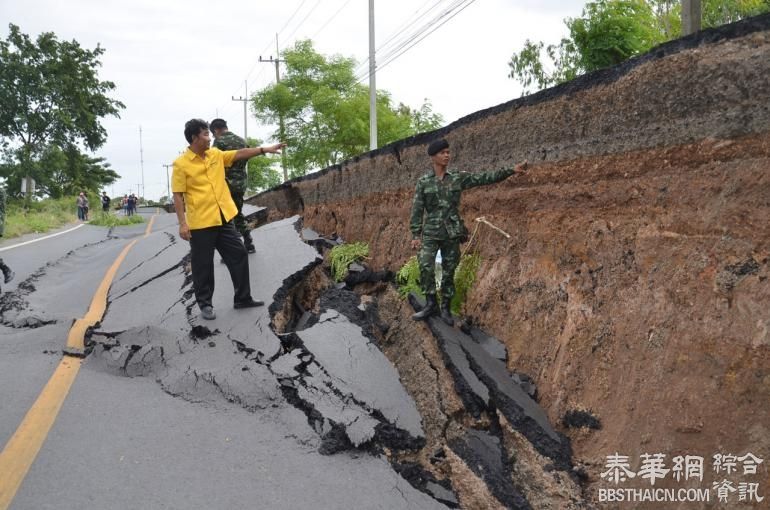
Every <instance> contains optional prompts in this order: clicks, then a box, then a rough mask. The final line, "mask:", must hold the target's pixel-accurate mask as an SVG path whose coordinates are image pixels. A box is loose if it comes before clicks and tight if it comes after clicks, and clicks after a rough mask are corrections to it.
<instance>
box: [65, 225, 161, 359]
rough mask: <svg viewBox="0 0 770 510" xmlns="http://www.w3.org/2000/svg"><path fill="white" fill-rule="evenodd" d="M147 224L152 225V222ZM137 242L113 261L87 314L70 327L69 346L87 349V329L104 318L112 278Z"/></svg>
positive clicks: (132, 242) (129, 244)
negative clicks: (85, 340)
mask: <svg viewBox="0 0 770 510" xmlns="http://www.w3.org/2000/svg"><path fill="white" fill-rule="evenodd" d="M147 226H148V227H152V223H150V224H149V225H147ZM146 235H147V234H145V236H146ZM135 244H136V239H134V240H133V241H131V242H130V243H128V244H127V245H126V247H125V248H123V251H121V252H120V255H118V258H116V259H115V262H113V263H112V265H111V266H110V268H109V269H108V270H107V273H106V274H105V275H104V278H103V279H102V282H101V283H100V284H99V288H97V289H96V292H95V293H94V297H93V299H91V306H89V307H88V311H87V312H86V314H85V316H84V317H83V318H82V319H77V320H76V321H75V323H74V324H73V325H72V327H71V328H70V332H69V334H68V335H67V347H68V348H70V349H79V350H83V349H85V345H84V343H83V342H84V336H85V334H86V330H87V329H88V328H90V327H92V326H93V325H95V324H96V323H97V322H99V321H100V320H102V317H103V316H104V311H105V310H106V309H107V293H108V292H109V291H110V285H112V280H113V278H115V273H117V272H118V268H119V267H120V264H122V263H123V259H125V258H126V255H128V251H129V250H130V249H131V248H133V247H134V245H135Z"/></svg>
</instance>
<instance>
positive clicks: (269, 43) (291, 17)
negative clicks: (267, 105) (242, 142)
mask: <svg viewBox="0 0 770 510" xmlns="http://www.w3.org/2000/svg"><path fill="white" fill-rule="evenodd" d="M305 2H307V0H300V2H299V5H297V8H296V9H294V12H293V13H292V14H291V16H289V18H288V19H287V20H286V23H284V25H283V27H281V30H279V31H278V35H280V34H281V32H283V31H284V30H286V27H288V26H289V24H290V23H291V21H292V20H293V19H294V17H295V16H296V15H297V13H298V12H299V11H300V9H302V6H303V5H305ZM316 5H317V4H316ZM272 44H273V41H272V39H271V40H270V41H268V43H267V44H266V45H265V47H264V49H263V50H262V51H260V52H259V54H258V56H262V55H263V54H265V53H267V51H268V50H269V49H270V47H271V46H272ZM277 57H278V56H277V55H276V58H277ZM253 60H254V65H252V66H251V69H249V72H248V73H247V74H246V78H244V79H243V80H241V82H246V81H248V80H249V78H251V75H252V73H253V72H254V69H256V67H257V64H259V63H260V62H259V60H258V59H256V58H255V59H253ZM264 73H265V70H264V68H263V69H262V70H261V71H260V72H259V73H257V76H256V78H259V77H260V76H262V74H264ZM240 90H241V88H240V85H239V86H238V88H237V89H236V90H235V91H234V92H233V93H232V94H230V95H231V96H235V94H239V93H240ZM225 104H226V105H230V103H225ZM222 109H224V110H226V109H227V107H226V106H225V107H224V108H217V110H222Z"/></svg>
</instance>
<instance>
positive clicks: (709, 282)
mask: <svg viewBox="0 0 770 510" xmlns="http://www.w3.org/2000/svg"><path fill="white" fill-rule="evenodd" d="M768 76H770V16H763V17H759V18H755V19H753V20H748V21H747V22H743V23H738V24H735V25H731V26H728V27H724V28H722V29H720V30H718V31H707V32H704V33H702V34H699V35H696V36H692V37H689V38H686V39H682V40H680V41H676V42H673V43H669V44H667V45H664V46H662V47H660V48H658V49H656V50H654V51H653V52H651V53H650V54H648V55H646V56H644V57H641V58H639V59H636V60H634V61H632V62H629V63H627V64H625V65H623V66H621V67H618V68H614V69H611V70H607V71H603V72H599V73H594V74H592V75H590V76H586V77H583V78H581V79H579V80H577V81H576V82H573V83H571V84H568V85H566V86H563V87H559V88H556V89H552V90H548V91H544V92H541V93H539V94H537V95H535V96H531V97H529V98H525V99H521V100H516V101H512V102H510V103H506V104H504V105H500V106H498V107H494V108H490V109H489V110H486V111H482V112H477V113H476V114H473V115H471V116H469V117H467V118H464V119H461V120H459V121H457V122H455V123H454V124H452V125H450V126H447V127H446V128H444V129H442V130H440V131H439V132H438V133H433V134H427V135H421V136H418V137H415V138H412V139H407V140H403V141H400V142H397V143H395V144H392V145H391V146H388V147H385V148H383V149H380V150H378V151H375V152H373V153H370V154H366V155H363V156H361V157H359V158H356V159H354V160H351V161H348V162H346V163H344V164H342V165H340V166H338V167H333V168H330V169H327V170H325V171H323V172H319V173H317V174H313V175H311V176H307V177H305V178H303V179H301V180H298V181H294V182H289V183H287V184H284V185H283V186H282V187H281V188H278V189H275V190H271V191H269V192H266V193H263V194H261V195H258V196H257V197H255V198H254V199H253V200H252V201H253V202H254V203H258V204H259V205H265V206H268V207H269V208H270V215H271V217H272V218H277V217H282V216H286V215H290V214H295V213H299V214H302V216H303V218H304V224H305V226H308V227H311V228H313V229H315V230H316V231H318V232H321V233H323V234H332V233H336V234H338V235H340V236H342V237H343V238H344V239H345V240H346V241H358V240H363V241H367V242H369V243H370V246H371V254H372V257H373V258H372V261H371V262H372V263H371V265H372V267H375V268H379V267H387V268H389V269H392V270H397V269H398V268H399V267H400V266H401V265H402V264H403V263H404V262H405V261H406V260H407V259H408V258H409V257H410V256H411V255H412V254H413V252H410V251H409V249H408V240H409V237H410V235H409V232H408V221H409V210H410V206H411V198H412V193H413V188H414V184H415V182H416V179H417V178H418V177H419V176H420V175H422V174H423V173H425V172H427V171H428V170H429V159H428V157H427V156H426V154H425V149H426V145H427V143H428V142H429V141H430V140H432V139H433V138H435V137H436V136H439V135H440V136H445V137H446V138H447V139H448V141H449V143H450V145H451V150H452V153H453V161H452V163H451V164H450V167H451V168H454V169H458V170H468V171H478V170H484V169H491V168H496V167H499V166H504V165H511V164H513V163H514V162H517V161H520V160H522V159H525V158H526V159H528V160H529V161H530V163H531V170H530V171H529V173H528V175H526V176H516V177H513V178H511V179H508V180H507V181H505V182H503V183H501V184H498V185H494V186H489V187H485V188H478V189H475V190H471V191H467V192H466V193H465V194H464V195H463V205H462V213H463V217H464V218H465V221H466V223H467V224H468V226H469V227H470V228H471V230H473V228H474V226H475V225H476V223H475V222H474V219H475V218H477V217H480V216H484V217H486V219H487V220H489V221H491V222H492V223H494V224H495V225H497V226H499V227H500V228H502V229H503V230H505V231H506V232H509V233H510V234H511V238H510V239H506V238H504V237H502V236H501V235H500V234H498V233H497V232H495V231H493V230H491V229H490V228H488V227H486V226H481V227H480V228H479V230H478V233H477V236H476V241H475V244H474V246H475V248H476V249H477V250H478V251H479V252H480V253H481V255H482V260H483V262H482V266H481V269H480V271H479V279H478V282H477V284H476V286H475V288H474V289H473V291H472V293H471V295H470V297H469V300H468V303H467V305H466V309H465V312H466V314H467V315H469V316H471V317H473V318H474V320H475V321H476V322H477V323H479V324H480V325H481V326H482V327H483V328H484V329H485V330H487V331H489V332H490V333H493V334H495V335H496V336H498V337H499V338H500V339H502V340H503V341H504V342H505V343H506V344H507V346H508V348H509V352H510V362H509V365H510V368H511V369H514V368H515V369H516V370H517V371H519V372H524V373H527V374H529V375H531V376H532V377H533V378H534V379H535V381H536V382H537V384H538V388H539V391H540V395H541V397H540V402H541V404H542V405H543V406H544V407H545V408H546V409H547V410H548V412H549V415H550V419H551V421H552V422H553V423H557V422H559V420H560V418H561V417H562V416H563V415H564V413H565V412H567V411H569V410H574V409H589V410H591V411H592V412H593V414H595V415H596V416H597V417H599V418H600V420H601V422H602V424H603V428H602V429H601V430H595V431H587V430H581V431H574V430H567V431H565V433H567V434H568V435H570V436H571V437H572V440H573V448H574V451H575V456H576V460H577V461H579V462H585V463H587V464H588V465H589V466H594V469H592V470H591V475H592V476H593V477H594V480H595V477H596V476H597V473H598V472H599V471H600V468H601V467H603V465H604V461H605V456H606V455H609V454H612V453H615V452H616V451H621V453H622V451H625V452H626V453H627V454H628V455H639V454H640V453H645V452H649V453H652V452H662V453H666V454H667V455H669V458H670V457H671V456H673V455H676V454H686V453H690V454H693V455H702V456H704V457H707V458H710V457H711V455H713V454H714V453H719V452H723V453H738V454H743V453H745V452H747V451H751V452H753V453H755V454H756V455H758V456H764V458H768V457H770V406H768V405H767V403H768V402H770V312H768V310H770V281H768V276H770V264H769V263H768V257H770V79H769V78H768ZM477 92H478V93H483V86H481V87H480V88H479V90H478V91H477ZM764 487H765V488H766V487H767V485H766V484H765V485H764Z"/></svg>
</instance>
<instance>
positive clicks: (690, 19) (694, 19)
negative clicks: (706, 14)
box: [682, 0, 702, 36]
mask: <svg viewBox="0 0 770 510" xmlns="http://www.w3.org/2000/svg"><path fill="white" fill-rule="evenodd" d="M701 16H702V10H701V0H682V35H683V36H685V35H690V34H694V33H695V32H698V31H700V27H701Z"/></svg>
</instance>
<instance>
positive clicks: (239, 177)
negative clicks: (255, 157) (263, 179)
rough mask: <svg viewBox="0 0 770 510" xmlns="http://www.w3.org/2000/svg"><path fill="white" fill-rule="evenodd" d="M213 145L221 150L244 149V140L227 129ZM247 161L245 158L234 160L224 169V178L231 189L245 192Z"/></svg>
mask: <svg viewBox="0 0 770 510" xmlns="http://www.w3.org/2000/svg"><path fill="white" fill-rule="evenodd" d="M214 147H216V148H217V149H219V150H221V151H234V150H238V149H245V148H246V142H244V141H243V138H241V137H240V136H238V135H236V134H235V133H231V132H230V131H227V132H226V133H224V134H222V135H221V136H219V137H218V138H216V139H215V140H214ZM247 162H248V161H247V160H245V159H243V160H240V161H236V162H235V163H233V166H231V167H230V168H226V169H225V170H226V171H225V179H226V180H227V184H228V185H229V186H230V189H231V190H234V191H239V192H241V193H246V183H247V181H248V173H247V172H246V164H247Z"/></svg>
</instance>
